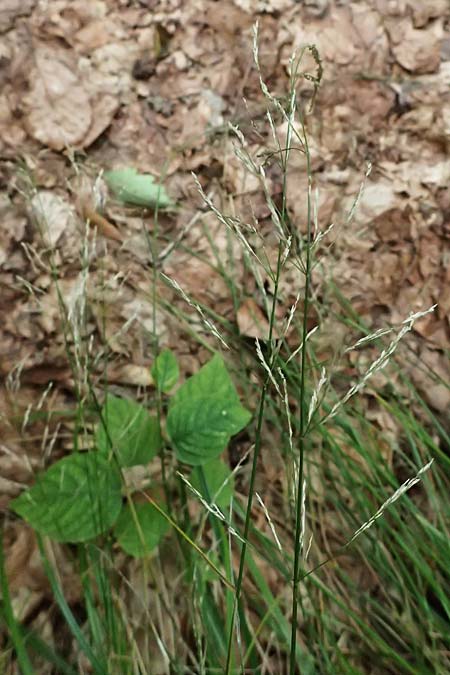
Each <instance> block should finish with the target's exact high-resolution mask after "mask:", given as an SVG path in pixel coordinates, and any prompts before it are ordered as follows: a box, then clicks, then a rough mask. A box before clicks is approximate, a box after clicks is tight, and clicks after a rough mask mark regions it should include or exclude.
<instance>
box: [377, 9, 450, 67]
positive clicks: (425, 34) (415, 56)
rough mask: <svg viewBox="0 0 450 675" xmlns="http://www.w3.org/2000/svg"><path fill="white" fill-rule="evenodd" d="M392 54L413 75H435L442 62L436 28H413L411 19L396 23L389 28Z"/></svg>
mask: <svg viewBox="0 0 450 675" xmlns="http://www.w3.org/2000/svg"><path fill="white" fill-rule="evenodd" d="M388 31H389V36H390V38H391V48H392V53H393V54H394V56H395V58H396V59H397V61H398V63H399V64H400V65H401V66H402V67H403V68H405V69H406V70H409V71H411V72H412V73H418V74H423V73H434V72H436V70H437V69H438V68H439V63H440V60H441V56H440V52H441V40H440V36H439V35H437V32H436V30H435V27H434V26H432V27H431V28H430V29H427V30H424V29H422V30H417V29H416V28H413V26H412V25H411V23H410V21H409V19H406V20H404V21H395V22H393V23H392V24H390V26H389V27H388Z"/></svg>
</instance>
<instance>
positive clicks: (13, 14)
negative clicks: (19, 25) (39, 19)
mask: <svg viewBox="0 0 450 675" xmlns="http://www.w3.org/2000/svg"><path fill="white" fill-rule="evenodd" d="M35 4H36V0H2V2H1V6H0V33H5V32H6V31H7V30H9V29H10V28H12V27H13V25H14V22H15V20H16V19H17V18H18V17H19V16H25V15H27V14H31V12H32V10H33V8H34V6H35Z"/></svg>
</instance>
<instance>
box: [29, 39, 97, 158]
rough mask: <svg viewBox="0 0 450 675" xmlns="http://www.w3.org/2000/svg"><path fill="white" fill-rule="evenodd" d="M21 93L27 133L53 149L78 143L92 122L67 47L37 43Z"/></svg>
mask: <svg viewBox="0 0 450 675" xmlns="http://www.w3.org/2000/svg"><path fill="white" fill-rule="evenodd" d="M34 60H35V67H34V69H33V70H32V73H31V76H30V78H29V80H30V83H31V88H30V91H29V93H28V94H27V95H26V96H25V99H24V103H25V108H26V116H25V125H26V129H27V131H28V133H29V134H30V135H31V136H33V138H35V139H36V140H37V141H39V142H40V143H42V144H43V145H47V146H48V147H50V148H52V149H53V150H63V149H64V148H66V147H68V146H73V145H79V144H80V143H81V142H82V141H83V139H84V137H85V135H86V134H87V132H88V130H89V128H90V126H91V122H92V109H91V103H90V101H89V96H88V94H87V92H86V90H85V89H84V87H83V86H82V84H81V83H80V81H79V79H78V76H77V73H76V64H75V63H74V60H73V59H72V55H71V53H70V52H68V51H67V50H63V49H59V48H54V47H47V46H46V45H39V46H38V47H37V49H36V50H35V52H34Z"/></svg>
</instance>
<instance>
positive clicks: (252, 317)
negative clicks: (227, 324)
mask: <svg viewBox="0 0 450 675" xmlns="http://www.w3.org/2000/svg"><path fill="white" fill-rule="evenodd" d="M236 318H237V324H238V327H239V332H240V334H241V335H245V336H246V337H252V338H258V340H267V339H268V338H269V322H268V320H267V317H266V316H265V315H264V312H263V311H262V309H261V308H260V307H259V306H258V305H257V304H256V302H255V301H254V300H253V298H247V300H245V301H244V302H243V303H242V305H241V306H240V307H239V309H238V311H237V317H236ZM274 337H276V336H275V335H274Z"/></svg>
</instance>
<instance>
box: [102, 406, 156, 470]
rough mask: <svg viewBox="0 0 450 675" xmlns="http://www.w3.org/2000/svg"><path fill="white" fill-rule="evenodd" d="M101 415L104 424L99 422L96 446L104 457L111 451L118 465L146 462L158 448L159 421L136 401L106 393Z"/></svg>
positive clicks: (124, 465)
mask: <svg viewBox="0 0 450 675" xmlns="http://www.w3.org/2000/svg"><path fill="white" fill-rule="evenodd" d="M102 418H103V422H104V424H103V423H102V422H100V424H99V425H98V428H97V434H96V437H95V440H96V444H97V448H98V450H99V451H100V452H101V453H102V454H105V455H107V456H109V455H110V453H111V452H113V453H114V457H115V458H116V460H117V462H118V463H119V466H121V467H127V466H135V465H136V464H148V462H150V460H152V459H153V457H154V456H155V455H156V453H157V452H158V450H159V449H160V447H161V433H160V429H159V424H158V420H157V419H156V417H153V416H152V415H149V414H148V412H147V410H146V409H145V408H144V407H143V406H142V405H140V404H139V403H136V402H135V401H130V400H129V399H125V398H118V397H116V396H112V395H110V394H108V396H107V397H106V401H105V404H104V405H103V408H102ZM105 426H106V429H105ZM111 443H112V448H111Z"/></svg>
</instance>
